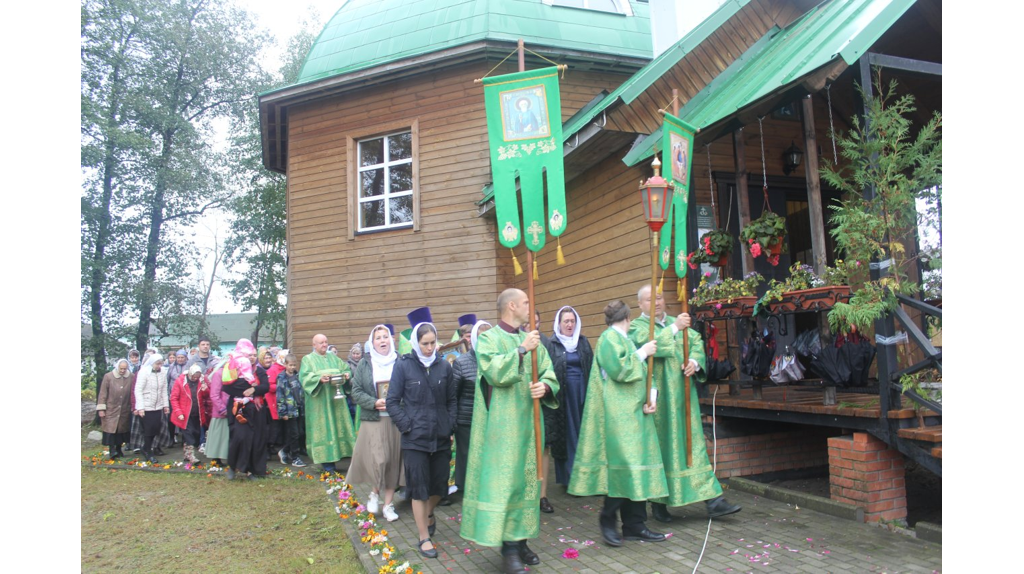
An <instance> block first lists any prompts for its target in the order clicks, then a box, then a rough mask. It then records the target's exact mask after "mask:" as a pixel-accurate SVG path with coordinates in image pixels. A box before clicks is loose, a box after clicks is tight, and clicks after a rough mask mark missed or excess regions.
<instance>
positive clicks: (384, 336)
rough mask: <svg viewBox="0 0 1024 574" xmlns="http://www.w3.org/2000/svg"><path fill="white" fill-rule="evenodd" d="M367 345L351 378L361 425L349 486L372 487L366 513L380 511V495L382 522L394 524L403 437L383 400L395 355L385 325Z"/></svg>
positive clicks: (396, 357)
mask: <svg viewBox="0 0 1024 574" xmlns="http://www.w3.org/2000/svg"><path fill="white" fill-rule="evenodd" d="M369 341H370V352H369V354H368V356H366V357H363V360H361V361H359V364H358V365H357V366H356V368H355V374H354V375H353V376H352V400H353V401H355V403H356V404H358V405H359V406H360V414H359V419H360V421H361V425H360V430H359V434H358V435H357V437H356V446H355V450H354V451H353V452H352V465H351V466H350V467H349V469H348V482H349V483H351V484H369V485H371V487H372V488H373V490H372V491H371V492H370V496H369V498H368V499H367V501H366V509H367V510H368V511H370V512H372V513H374V514H377V513H379V512H380V511H381V492H383V493H384V500H383V502H384V507H383V513H384V518H387V519H388V522H394V521H395V520H398V513H396V512H395V504H394V498H395V490H396V489H397V488H398V485H400V484H402V482H404V480H403V479H404V475H403V472H402V433H400V432H398V427H396V426H395V423H394V422H392V420H391V417H390V416H389V415H388V411H387V408H386V400H385V399H386V397H387V395H388V385H389V384H390V383H391V375H392V373H393V371H394V367H395V362H396V361H397V360H398V354H397V353H395V348H394V341H392V340H391V331H389V330H388V328H387V327H385V326H384V325H377V326H376V327H374V328H373V330H372V331H370V339H369ZM350 355H351V353H350Z"/></svg>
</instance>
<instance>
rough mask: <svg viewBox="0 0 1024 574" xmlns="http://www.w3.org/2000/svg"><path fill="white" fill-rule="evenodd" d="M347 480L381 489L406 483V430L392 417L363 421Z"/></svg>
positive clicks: (350, 482) (351, 482)
mask: <svg viewBox="0 0 1024 574" xmlns="http://www.w3.org/2000/svg"><path fill="white" fill-rule="evenodd" d="M347 482H348V483H349V484H366V485H369V486H370V487H371V488H375V489H378V490H381V491H384V490H388V489H391V488H397V487H399V486H404V485H405V469H404V467H403V465H402V433H400V432H398V427H396V426H395V423H393V422H391V418H390V417H381V419H380V420H379V421H362V422H361V423H360V424H359V435H358V436H357V437H356V447H355V450H354V451H353V452H352V464H351V465H350V467H349V469H348V477H347Z"/></svg>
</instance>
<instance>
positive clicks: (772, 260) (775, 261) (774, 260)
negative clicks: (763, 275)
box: [767, 255, 779, 267]
mask: <svg viewBox="0 0 1024 574" xmlns="http://www.w3.org/2000/svg"><path fill="white" fill-rule="evenodd" d="M767 259H768V263H771V264H772V266H773V267H774V266H776V265H778V264H779V256H778V255H768V256H767Z"/></svg>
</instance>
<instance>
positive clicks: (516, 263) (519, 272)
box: [508, 249, 523, 276]
mask: <svg viewBox="0 0 1024 574" xmlns="http://www.w3.org/2000/svg"><path fill="white" fill-rule="evenodd" d="M508 251H509V253H511V254H512V268H513V269H515V272H516V275H517V276H518V275H522V274H523V266H522V265H520V264H519V260H518V259H516V252H515V251H512V250H511V249H509V250H508Z"/></svg>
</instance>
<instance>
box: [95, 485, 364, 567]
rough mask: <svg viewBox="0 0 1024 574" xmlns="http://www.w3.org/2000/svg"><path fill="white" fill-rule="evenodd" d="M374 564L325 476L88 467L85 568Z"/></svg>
mask: <svg viewBox="0 0 1024 574" xmlns="http://www.w3.org/2000/svg"><path fill="white" fill-rule="evenodd" d="M112 570H130V571H148V572H171V571H174V572H188V571H195V572H201V571H222V572H253V571H266V572H353V573H354V572H364V570H363V568H362V566H361V565H360V562H359V558H358V556H357V555H356V553H355V551H354V550H353V549H352V545H351V543H350V542H349V539H348V537H347V536H346V534H345V531H344V530H343V528H342V524H341V520H340V519H339V518H338V515H337V514H336V512H335V510H334V508H333V507H332V506H331V503H330V501H329V500H328V498H327V496H326V494H325V493H324V489H323V487H322V486H321V484H320V483H319V482H313V481H308V482H307V481H303V480H298V479H274V478H269V479H262V480H259V481H257V482H245V481H240V480H236V481H228V480H226V479H225V478H224V477H221V476H215V477H210V478H208V477H207V476H206V475H186V474H174V473H157V472H145V471H138V470H111V469H97V468H91V467H83V468H82V571H83V572H108V571H112Z"/></svg>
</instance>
